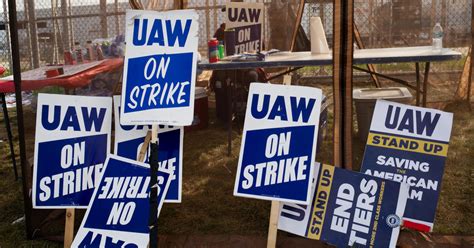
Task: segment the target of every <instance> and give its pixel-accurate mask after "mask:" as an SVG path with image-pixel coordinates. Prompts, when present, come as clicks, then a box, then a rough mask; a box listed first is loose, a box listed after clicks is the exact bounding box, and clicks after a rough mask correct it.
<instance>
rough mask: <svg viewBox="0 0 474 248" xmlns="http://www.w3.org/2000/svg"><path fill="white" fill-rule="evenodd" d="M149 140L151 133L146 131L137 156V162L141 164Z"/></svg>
mask: <svg viewBox="0 0 474 248" xmlns="http://www.w3.org/2000/svg"><path fill="white" fill-rule="evenodd" d="M150 140H151V132H150V131H148V132H147V133H146V136H145V141H143V145H142V148H141V149H140V153H139V154H138V158H137V161H138V162H143V161H144V160H145V155H146V151H147V150H148V146H149V145H150Z"/></svg>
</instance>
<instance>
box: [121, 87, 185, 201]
mask: <svg viewBox="0 0 474 248" xmlns="http://www.w3.org/2000/svg"><path fill="white" fill-rule="evenodd" d="M114 115H115V136H114V141H115V142H114V143H115V145H114V147H115V149H114V152H115V155H118V156H121V157H124V158H128V159H132V160H137V159H138V158H139V154H140V151H141V150H142V146H143V143H144V141H145V136H146V135H147V132H149V131H150V130H151V127H150V125H145V126H143V125H121V124H120V96H114ZM183 129H184V128H183V127H176V126H175V127H173V126H167V125H160V127H159V129H158V139H159V140H160V149H159V151H158V167H159V168H163V169H167V170H170V171H171V172H172V173H173V174H172V177H171V183H170V188H169V189H168V194H166V198H165V202H174V203H178V202H181V185H182V174H183V136H184V135H183V133H184V130H183ZM146 151H147V153H146V154H145V156H144V160H143V161H139V162H146V163H148V162H149V161H148V155H149V151H150V147H148V149H147V150H146Z"/></svg>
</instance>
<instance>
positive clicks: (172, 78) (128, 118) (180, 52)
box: [120, 9, 199, 126]
mask: <svg viewBox="0 0 474 248" xmlns="http://www.w3.org/2000/svg"><path fill="white" fill-rule="evenodd" d="M125 22H126V36H125V37H126V42H127V50H126V52H125V64H124V72H123V86H122V106H123V107H122V108H121V114H122V115H121V116H122V119H121V120H120V121H121V122H120V123H121V124H123V125H151V124H163V125H176V126H186V125H191V123H192V121H193V111H194V88H195V82H196V66H197V65H196V63H197V62H196V61H197V48H198V26H199V23H198V14H197V12H196V11H195V10H191V9H190V10H175V11H168V12H157V11H147V10H127V13H126V16H125Z"/></svg>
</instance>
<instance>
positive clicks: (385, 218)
mask: <svg viewBox="0 0 474 248" xmlns="http://www.w3.org/2000/svg"><path fill="white" fill-rule="evenodd" d="M315 170H317V172H316V173H315V174H316V185H315V186H316V189H315V191H314V194H313V196H312V200H311V202H310V204H309V205H299V204H293V203H284V204H282V205H281V207H280V219H279V221H278V229H280V230H284V231H287V232H290V233H293V234H297V235H300V236H303V237H307V238H310V239H316V240H323V241H326V242H328V243H330V244H333V245H336V246H337V247H395V246H396V243H397V239H398V234H399V232H400V224H401V218H402V216H403V211H404V210H405V204H406V201H407V194H408V185H406V184H400V183H397V182H392V181H387V180H383V179H380V178H377V177H373V176H369V175H364V174H362V173H358V172H353V171H348V170H344V169H340V168H336V167H334V166H330V165H319V164H317V165H316V166H315Z"/></svg>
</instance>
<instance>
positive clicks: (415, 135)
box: [361, 100, 453, 232]
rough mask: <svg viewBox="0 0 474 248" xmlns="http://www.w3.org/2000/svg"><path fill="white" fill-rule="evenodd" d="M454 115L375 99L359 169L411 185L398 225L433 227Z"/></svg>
mask: <svg viewBox="0 0 474 248" xmlns="http://www.w3.org/2000/svg"><path fill="white" fill-rule="evenodd" d="M452 125H453V114H452V113H447V112H443V111H439V110H435V109H428V108H421V107H414V106H410V105H404V104H400V103H395V102H389V101H383V100H378V101H377V103H376V105H375V110H374V115H373V118H372V124H371V126H370V131H369V137H368V139H367V146H366V147H365V153H364V159H363V161H362V169H361V172H363V173H365V174H369V175H373V176H376V177H380V178H385V179H388V180H393V181H396V182H404V183H407V184H408V185H410V186H411V187H410V191H409V194H408V198H409V199H408V202H407V209H406V211H405V215H404V216H403V220H404V222H403V225H404V226H406V227H408V228H412V229H416V230H419V231H425V232H429V231H432V230H433V221H434V218H435V214H436V205H437V203H438V198H439V192H440V191H441V179H442V177H443V172H444V163H445V161H446V156H447V155H448V145H449V139H450V137H451V128H452Z"/></svg>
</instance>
